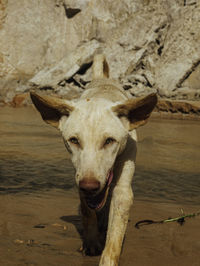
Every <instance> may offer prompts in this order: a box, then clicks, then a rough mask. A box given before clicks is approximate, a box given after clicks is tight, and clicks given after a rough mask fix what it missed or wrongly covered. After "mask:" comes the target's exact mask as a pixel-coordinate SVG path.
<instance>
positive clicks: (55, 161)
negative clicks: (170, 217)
mask: <svg viewBox="0 0 200 266" xmlns="http://www.w3.org/2000/svg"><path fill="white" fill-rule="evenodd" d="M199 136H200V123H199V122H198V121H178V120H161V119H151V121H150V122H149V123H148V124H147V125H146V126H144V127H141V128H140V129H139V130H138V137H139V143H138V157H137V168H136V174H135V177H134V182H133V188H134V193H135V198H136V199H139V200H143V199H144V200H150V201H154V200H156V201H161V202H165V201H174V202H179V203H184V204H186V203H192V204H199V202H200V193H199V192H200V160H199V158H200V138H199ZM73 176H74V169H73V167H72V165H71V162H70V161H69V158H68V155H67V153H66V151H65V147H64V144H63V141H62V138H61V137H60V134H59V133H58V132H57V131H56V130H55V129H53V128H51V127H50V126H48V125H46V124H45V123H44V122H43V121H42V120H41V118H40V116H39V114H38V113H37V112H36V111H35V110H34V109H33V108H32V107H29V108H18V109H13V108H9V107H3V108H0V194H8V193H33V192H39V193H40V192H42V191H47V190H51V189H55V188H56V189H60V190H62V191H68V192H69V191H71V192H72V193H74V192H75V191H74V190H76V189H75V182H74V178H73Z"/></svg>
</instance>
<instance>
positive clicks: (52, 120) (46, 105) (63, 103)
mask: <svg viewBox="0 0 200 266" xmlns="http://www.w3.org/2000/svg"><path fill="white" fill-rule="evenodd" d="M30 96H31V100H32V102H33V103H34V105H35V107H36V108H37V110H38V111H39V112H40V114H41V116H42V118H43V120H44V121H45V122H46V123H48V124H50V125H52V126H54V127H56V128H58V126H59V120H60V118H61V117H62V116H63V115H65V116H69V114H70V112H72V111H73V110H74V107H73V106H72V105H71V103H70V102H69V101H67V100H64V99H60V98H56V97H52V96H44V95H39V94H37V93H35V92H31V93H30Z"/></svg>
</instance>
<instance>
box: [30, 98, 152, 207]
mask: <svg viewBox="0 0 200 266" xmlns="http://www.w3.org/2000/svg"><path fill="white" fill-rule="evenodd" d="M31 97H32V100H33V102H34V104H35V106H36V108H37V109H38V110H39V112H40V113H41V115H42V117H43V119H44V120H45V121H46V122H47V123H50V124H52V125H53V126H56V127H57V128H58V129H59V130H60V131H61V133H62V136H63V139H64V143H65V146H66V148H67V150H68V151H69V153H70V154H71V160H72V163H73V165H74V167H75V169H76V177H75V178H76V183H77V185H78V186H79V189H80V193H82V194H84V195H85V196H86V199H87V203H88V206H89V207H90V208H94V209H100V208H102V207H103V205H104V203H105V200H106V195H107V193H108V188H109V185H110V183H111V182H112V178H113V166H114V163H115V160H116V157H117V156H118V155H119V154H120V153H121V152H122V151H123V150H124V148H125V146H126V142H127V137H128V131H129V130H133V129H134V128H137V127H138V126H140V125H143V124H144V123H146V121H147V119H148V117H149V115H150V113H151V111H152V110H153V107H154V106H155V104H156V100H157V98H156V96H155V95H154V94H151V95H149V96H147V97H145V98H142V99H141V98H140V99H138V100H133V99H131V100H128V101H126V102H125V103H120V104H119V103H118V104H116V103H112V102H110V101H107V100H105V99H95V100H94V99H80V100H78V101H66V100H62V99H57V98H52V97H48V96H39V95H36V94H34V93H32V95H31ZM91 199H92V200H91Z"/></svg>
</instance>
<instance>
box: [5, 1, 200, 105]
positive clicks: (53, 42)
mask: <svg viewBox="0 0 200 266" xmlns="http://www.w3.org/2000/svg"><path fill="white" fill-rule="evenodd" d="M97 52H103V53H104V54H105V55H106V58H107V61H108V62H109V65H110V72H111V75H112V77H113V78H115V79H118V80H119V81H120V82H121V84H122V85H123V87H124V89H125V90H130V92H131V94H132V95H133V96H140V95H144V94H147V93H149V92H152V91H156V92H157V93H158V95H159V96H160V98H161V99H166V98H167V99H170V100H171V99H174V100H176V101H177V100H178V101H180V100H181V101H183V100H184V101H186V100H187V101H188V100H189V101H199V100H200V2H199V1H198V0H196V1H195V0H115V1H113V0H43V1H39V0H18V1H15V0H0V101H1V102H4V103H8V102H12V101H13V98H14V97H15V96H16V94H22V93H24V92H27V91H29V90H30V89H40V90H45V92H46V93H52V92H53V93H57V94H59V95H66V94H68V95H69V94H70V96H71V97H73V96H74V95H75V94H77V93H80V92H81V91H82V90H83V89H84V88H85V86H87V83H89V82H90V79H91V75H90V74H91V73H90V72H91V64H92V58H93V55H94V54H95V53H97ZM15 100H16V98H15ZM163 108H164V107H163Z"/></svg>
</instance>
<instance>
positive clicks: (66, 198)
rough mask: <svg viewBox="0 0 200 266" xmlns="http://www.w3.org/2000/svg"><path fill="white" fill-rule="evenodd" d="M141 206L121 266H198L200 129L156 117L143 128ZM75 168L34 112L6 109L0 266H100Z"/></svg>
mask: <svg viewBox="0 0 200 266" xmlns="http://www.w3.org/2000/svg"><path fill="white" fill-rule="evenodd" d="M138 136H139V143H138V157H137V169H136V174H135V177H134V182H133V189H134V192H135V202H134V205H133V207H132V209H131V212H130V219H129V224H128V228H127V234H126V239H125V243H124V248H123V252H122V254H121V258H120V265H122V266H123V265H124V266H132V265H135V266H160V265H161V264H160V261H162V266H169V265H170V266H179V265H181V266H188V265H192V266H199V265H200V257H199V250H200V241H199V239H200V230H199V222H200V216H197V217H196V218H193V219H188V220H187V221H186V223H185V225H184V226H180V225H178V224H177V223H169V224H165V225H164V224H162V225H157V224H156V225H150V226H146V227H145V226H144V227H142V229H140V230H138V229H136V228H135V227H134V224H135V223H136V222H138V221H139V220H143V219H152V220H161V219H166V218H168V217H177V216H178V215H180V213H181V211H180V210H181V209H183V211H184V212H185V213H193V212H197V211H199V203H200V193H199V189H200V165H199V158H200V139H199V136H200V124H199V122H191V121H169V120H154V119H152V120H151V121H150V122H149V123H148V124H147V125H146V126H145V127H142V128H140V129H139V130H138ZM73 175H74V170H73V168H72V165H71V163H70V161H69V158H68V156H67V153H66V150H65V147H64V144H63V142H62V139H61V137H60V135H59V133H58V132H57V131H56V130H55V129H53V128H51V127H50V126H48V125H46V124H45V123H43V122H42V120H41V118H40V116H39V114H38V113H37V112H36V111H35V110H34V109H32V108H31V107H30V108H20V109H12V108H0V265H2V266H16V265H17V266H46V265H48V266H58V265H59V266H72V265H73V266H74V265H76V266H97V265H98V262H99V259H100V258H99V257H88V256H86V257H84V256H82V254H81V253H80V252H78V251H77V250H78V248H80V246H81V243H82V241H81V230H82V225H81V218H80V215H79V212H78V206H79V199H78V194H77V190H76V188H75V183H74V178H73Z"/></svg>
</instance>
